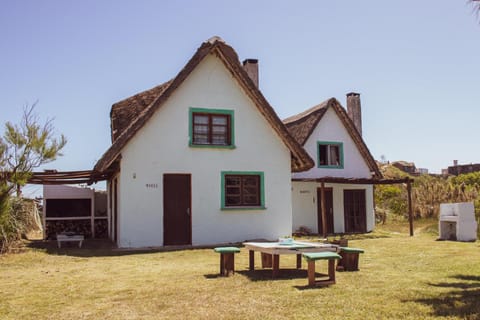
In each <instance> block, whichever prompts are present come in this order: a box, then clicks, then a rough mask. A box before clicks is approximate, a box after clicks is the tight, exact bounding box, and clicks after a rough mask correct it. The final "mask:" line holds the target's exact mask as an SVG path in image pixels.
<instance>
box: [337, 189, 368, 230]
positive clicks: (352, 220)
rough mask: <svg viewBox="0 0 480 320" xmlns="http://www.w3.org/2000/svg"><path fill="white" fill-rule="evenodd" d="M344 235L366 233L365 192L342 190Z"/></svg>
mask: <svg viewBox="0 0 480 320" xmlns="http://www.w3.org/2000/svg"><path fill="white" fill-rule="evenodd" d="M343 208H344V217H345V233H364V232H367V209H366V201H365V190H344V191H343Z"/></svg>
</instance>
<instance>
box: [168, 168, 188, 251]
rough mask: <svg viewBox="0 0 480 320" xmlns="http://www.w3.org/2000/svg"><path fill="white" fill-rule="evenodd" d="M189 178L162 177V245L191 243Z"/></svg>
mask: <svg viewBox="0 0 480 320" xmlns="http://www.w3.org/2000/svg"><path fill="white" fill-rule="evenodd" d="M191 185H192V184H191V176H190V175H189V174H164V175H163V243H164V245H183V244H191V243H192V212H191V202H192V200H191Z"/></svg>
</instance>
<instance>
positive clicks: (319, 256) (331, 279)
mask: <svg viewBox="0 0 480 320" xmlns="http://www.w3.org/2000/svg"><path fill="white" fill-rule="evenodd" d="M303 258H304V259H305V260H307V263H308V285H309V286H310V287H315V286H326V285H330V284H335V260H338V259H342V257H341V256H340V255H339V254H338V253H335V252H329V251H325V252H306V253H303ZM317 260H328V277H327V279H322V280H318V279H315V262H316V261H317Z"/></svg>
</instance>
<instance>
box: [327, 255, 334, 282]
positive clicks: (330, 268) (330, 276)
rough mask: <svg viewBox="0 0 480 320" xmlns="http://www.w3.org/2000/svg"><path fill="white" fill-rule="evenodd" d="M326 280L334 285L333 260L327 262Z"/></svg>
mask: <svg viewBox="0 0 480 320" xmlns="http://www.w3.org/2000/svg"><path fill="white" fill-rule="evenodd" d="M328 280H329V281H330V282H331V283H332V284H334V283H335V260H333V259H330V260H328Z"/></svg>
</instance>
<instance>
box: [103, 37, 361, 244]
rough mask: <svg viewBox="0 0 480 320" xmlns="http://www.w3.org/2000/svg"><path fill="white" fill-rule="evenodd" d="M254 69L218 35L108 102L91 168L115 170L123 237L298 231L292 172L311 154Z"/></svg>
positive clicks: (230, 236) (135, 240)
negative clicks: (139, 88)
mask: <svg viewBox="0 0 480 320" xmlns="http://www.w3.org/2000/svg"><path fill="white" fill-rule="evenodd" d="M257 70H258V66H257V61H256V60H252V59H250V60H246V61H245V62H244V63H243V65H242V64H241V63H240V61H239V59H238V56H237V54H236V52H235V51H234V50H233V49H232V48H231V47H230V46H228V45H227V44H226V43H225V42H224V41H223V40H222V39H220V38H218V37H213V38H211V39H209V40H208V41H206V42H204V43H203V44H202V45H201V46H200V47H199V48H198V50H197V51H196V53H195V54H194V55H193V57H192V58H191V59H190V61H188V63H187V64H186V66H185V67H184V68H183V69H182V70H181V71H180V72H179V73H178V74H177V75H176V76H175V77H174V78H173V79H172V80H170V81H168V82H165V83H163V84H161V85H159V86H156V87H154V88H152V89H150V90H147V91H144V92H141V93H138V94H136V95H134V96H132V97H130V98H127V99H125V100H122V101H120V102H118V103H115V104H114V105H113V106H112V109H111V113H110V116H111V137H112V145H111V147H110V148H109V149H108V150H107V151H106V152H105V154H104V155H103V156H102V157H101V159H100V160H99V161H98V162H97V164H96V165H95V168H94V170H95V171H96V172H98V173H102V174H108V176H109V178H108V181H107V189H108V199H109V201H108V203H109V205H108V211H109V217H110V218H109V230H110V235H111V237H112V239H113V240H114V242H115V243H116V244H117V245H118V246H119V247H152V246H165V245H190V244H192V245H203V244H215V243H228V242H237V241H243V240H246V239H254V238H266V239H276V238H277V237H278V236H281V235H286V234H290V233H291V232H292V229H293V226H292V196H291V195H292V194H291V192H292V191H291V190H292V182H291V175H292V172H293V173H296V172H301V171H305V170H308V169H310V168H311V167H312V166H313V160H312V159H311V158H310V156H309V155H308V153H307V152H306V151H305V150H304V149H303V148H302V146H301V145H300V144H299V143H298V142H297V140H295V139H294V138H293V137H292V136H291V135H290V134H289V132H288V131H287V129H286V127H285V126H284V125H283V123H282V122H281V120H280V119H279V118H278V116H277V115H276V114H275V111H274V110H273V108H272V107H271V106H270V104H269V103H268V102H267V100H266V99H265V97H264V96H263V95H262V93H261V92H260V91H259V89H258V87H257V84H258V73H257V72H258V71H257ZM347 148H349V146H347V144H346V146H345V149H347ZM348 150H349V149H348ZM348 152H349V151H348ZM347 154H348V153H347ZM345 165H346V168H349V166H350V165H349V162H345ZM366 170H367V171H368V170H369V169H366Z"/></svg>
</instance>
